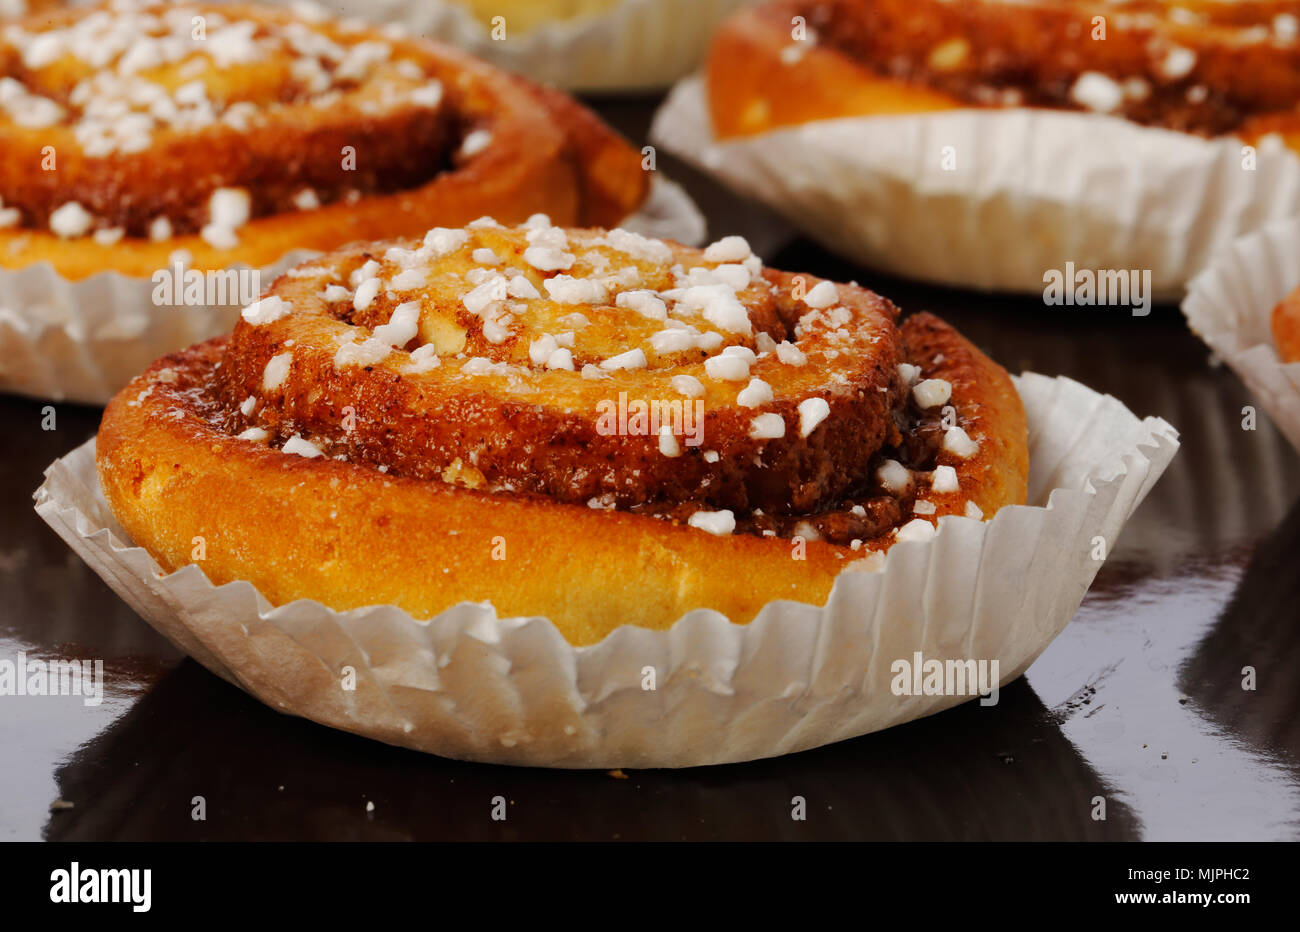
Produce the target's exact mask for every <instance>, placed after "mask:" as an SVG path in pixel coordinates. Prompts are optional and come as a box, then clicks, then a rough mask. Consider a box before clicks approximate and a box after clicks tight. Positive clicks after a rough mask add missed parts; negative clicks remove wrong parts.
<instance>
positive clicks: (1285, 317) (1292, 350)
mask: <svg viewBox="0 0 1300 932" xmlns="http://www.w3.org/2000/svg"><path fill="white" fill-rule="evenodd" d="M1273 339H1274V342H1276V343H1277V354H1278V355H1279V356H1281V357H1282V361H1283V362H1288V363H1290V362H1300V290H1297V291H1293V292H1291V294H1289V295H1287V296H1286V298H1284V299H1283V300H1282V301H1281V302H1279V303H1278V305H1277V307H1275V308H1273Z"/></svg>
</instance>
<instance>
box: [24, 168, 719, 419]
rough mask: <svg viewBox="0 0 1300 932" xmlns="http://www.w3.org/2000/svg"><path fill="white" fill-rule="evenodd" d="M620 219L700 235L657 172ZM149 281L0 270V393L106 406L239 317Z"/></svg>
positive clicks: (228, 307) (264, 277) (687, 202)
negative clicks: (169, 294)
mask: <svg viewBox="0 0 1300 932" xmlns="http://www.w3.org/2000/svg"><path fill="white" fill-rule="evenodd" d="M623 225H624V226H625V227H626V228H627V229H630V230H635V231H637V232H639V233H643V234H645V235H648V236H657V237H663V238H668V239H676V240H679V241H681V242H683V243H686V244H687V245H692V246H693V245H698V244H699V243H701V242H702V241H703V240H704V236H705V224H704V218H703V217H702V216H701V214H700V212H699V210H698V209H697V208H696V207H695V204H694V203H693V202H692V201H691V199H690V197H689V196H688V195H687V194H686V193H685V192H684V191H683V190H682V189H681V188H680V187H679V186H678V185H676V184H674V183H673V182H671V181H669V180H668V179H666V178H663V177H662V176H659V175H656V176H655V177H654V180H653V183H652V185H651V189H650V197H649V198H648V199H647V201H646V203H645V204H644V205H643V206H642V207H641V209H640V210H638V211H637V212H636V213H635V214H633V215H632V216H630V217H628V218H627V219H626V220H625V221H624V223H623ZM312 255H314V253H312V252H308V251H306V250H294V251H293V252H290V253H289V254H287V255H285V256H283V257H282V258H281V259H280V260H279V261H277V262H276V263H275V264H274V265H272V266H270V267H268V268H266V269H262V270H260V276H261V282H262V284H263V285H265V286H269V285H270V284H271V282H272V281H274V280H275V278H276V277H277V276H278V275H279V274H280V273H281V272H283V271H285V270H286V269H288V268H290V267H292V266H294V265H296V264H297V263H299V262H301V261H303V260H304V259H307V258H309V257H311V256H312ZM233 268H235V269H243V268H247V267H246V266H234V267H233ZM155 287H156V285H155V283H154V281H153V280H152V279H149V278H139V277H135V276H128V275H122V274H120V273H118V272H100V273H99V274H97V275H93V276H91V277H90V278H86V279H82V280H81V281H68V280H67V279H65V278H63V277H62V276H61V275H59V274H58V273H57V272H56V271H55V270H54V267H53V266H52V265H50V263H48V262H40V263H36V264H34V265H30V266H27V267H25V268H21V269H0V391H4V392H13V393H17V394H20V395H29V396H32V397H36V398H49V399H52V400H55V401H76V402H82V403H85V404H98V405H102V404H106V403H107V402H108V400H109V399H110V398H112V397H113V395H115V394H117V392H118V390H119V389H121V388H122V386H124V385H126V383H127V382H129V381H131V379H133V378H135V376H137V375H139V374H140V373H141V372H143V371H144V370H145V368H146V367H148V365H149V364H150V363H151V362H153V361H154V360H155V359H158V358H159V357H161V356H165V355H167V354H168V353H173V352H175V351H176V350H179V349H183V348H184V347H186V346H190V345H192V344H194V343H199V342H201V341H203V340H206V339H208V338H209V337H213V336H216V335H217V334H220V333H224V332H226V331H227V330H230V329H231V328H232V327H233V326H234V324H235V321H236V319H237V318H238V317H239V310H240V307H241V305H240V304H239V303H238V302H237V301H232V302H230V303H227V304H216V305H207V304H202V305H198V306H193V305H184V306H173V305H170V304H166V305H159V304H156V303H155V302H154V300H153V291H154V289H155Z"/></svg>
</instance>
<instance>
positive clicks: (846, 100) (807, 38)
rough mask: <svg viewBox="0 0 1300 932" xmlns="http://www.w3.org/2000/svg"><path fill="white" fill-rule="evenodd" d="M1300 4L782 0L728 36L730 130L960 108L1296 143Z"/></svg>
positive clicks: (724, 103) (725, 77) (718, 68)
mask: <svg viewBox="0 0 1300 932" xmlns="http://www.w3.org/2000/svg"><path fill="white" fill-rule="evenodd" d="M1298 39H1300V3H1296V2H1294V0H1276V2H1275V0H1258V2H1224V0H1190V2H1186V0H1179V2H1161V0H1132V2H1105V0H1029V2H1022V0H1015V2H1012V0H973V2H967V3H952V2H946V0H778V2H769V3H765V4H763V5H761V6H759V7H756V8H752V9H749V10H746V11H744V12H742V13H740V14H738V15H737V16H735V17H734V18H732V19H731V20H730V21H729V22H728V23H727V24H726V25H725V26H724V27H723V28H722V29H721V30H720V31H719V32H718V34H717V36H716V37H715V39H714V42H713V47H712V50H711V52H710V57H709V61H708V65H707V71H708V94H709V101H710V109H711V113H712V117H713V121H714V128H715V131H716V133H717V135H718V137H719V138H728V137H738V136H748V135H753V134H756V133H762V132H765V131H768V130H770V129H773V128H776V127H781V126H790V125H797V124H801V123H806V122H810V121H813V120H823V119H832V118H836V117H847V116H863V115H883V114H903V113H924V112H931V111H938V110H950V109H955V108H961V107H967V108H969V107H974V108H1007V107H1042V108H1052V109H1059V110H1075V111H1086V112H1100V113H1106V114H1111V115H1114V116H1118V117H1122V118H1125V119H1127V120H1130V121H1132V122H1135V123H1138V124H1141V125H1144V126H1152V127H1159V128H1163V129H1169V130H1175V131H1180V132H1185V133H1192V134H1195V135H1198V136H1205V137H1215V136H1225V135H1234V136H1238V137H1240V138H1242V139H1244V140H1247V141H1251V140H1254V139H1257V138H1259V137H1260V136H1262V135H1265V134H1268V133H1277V134H1279V135H1281V136H1282V137H1283V138H1284V139H1285V140H1286V142H1287V143H1288V144H1289V145H1290V146H1291V147H1292V148H1296V149H1300V116H1297V113H1296V104H1297V103H1298V102H1300V41H1298Z"/></svg>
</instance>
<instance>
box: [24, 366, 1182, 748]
mask: <svg viewBox="0 0 1300 932" xmlns="http://www.w3.org/2000/svg"><path fill="white" fill-rule="evenodd" d="M1017 386H1018V388H1019V391H1020V394H1021V397H1022V398H1023V399H1024V402H1025V407H1026V412H1027V414H1028V420H1029V435H1030V436H1029V444H1030V463H1031V466H1030V482H1029V501H1030V504H1029V505H1024V506H1012V507H1008V508H1003V509H1002V510H1000V511H999V512H998V513H997V515H996V516H995V517H994V518H993V519H992V520H991V521H987V522H983V521H977V520H973V519H971V518H966V517H956V516H953V517H945V518H942V519H941V520H940V522H939V529H938V533H937V534H936V535H935V536H934V537H932V538H931V539H929V540H926V541H915V542H904V543H898V544H895V545H894V546H893V547H892V548H891V549H890V550H889V551H888V552H887V554H886V555H885V557H884V558H883V559H879V558H876V559H871V560H865V561H862V563H861V564H855V565H854V566H855V568H853V569H849V570H846V571H845V572H844V573H842V574H841V575H840V577H839V579H838V580H837V581H836V583H835V586H834V588H833V589H832V591H831V594H830V597H829V598H828V600H827V602H826V604H825V605H824V606H815V605H807V604H802V603H796V602H789V601H775V602H772V603H769V604H768V605H767V606H765V607H764V608H763V610H762V611H761V612H759V614H758V616H757V617H756V618H755V619H754V620H753V621H752V622H750V623H749V624H747V625H737V624H733V623H731V622H730V621H729V620H728V619H727V618H725V617H724V616H722V615H721V614H719V613H718V612H715V611H711V610H704V609H701V610H696V611H692V612H690V613H688V614H686V615H684V616H683V617H682V618H681V619H679V620H678V621H677V622H676V624H674V625H673V626H672V627H671V628H670V629H668V630H666V631H653V630H649V629H645V628H637V627H631V626H624V627H620V628H617V629H616V630H614V631H613V632H611V633H610V634H609V635H608V636H607V637H605V639H604V640H602V641H600V642H599V643H597V644H594V645H591V646H587V647H573V646H571V645H570V644H569V643H568V642H567V641H565V639H564V638H563V636H562V635H561V634H560V632H559V631H558V630H557V629H556V627H555V626H554V625H553V624H552V623H551V622H550V621H549V620H547V619H546V618H540V617H531V618H499V617H497V614H496V612H495V611H494V610H493V609H492V607H491V605H489V604H468V603H467V604H461V605H458V606H456V607H454V608H451V609H449V610H447V611H445V612H443V613H441V614H440V615H438V616H436V617H434V618H431V619H415V618H412V617H411V616H410V615H408V614H407V613H405V612H403V611H402V610H400V609H398V608H396V607H395V606H391V605H388V606H376V607H371V608H364V609H357V610H353V611H347V612H336V611H333V610H331V609H329V608H326V607H325V606H323V605H321V604H319V603H317V602H313V601H307V600H300V601H296V602H292V603H289V604H286V605H281V606H272V605H271V604H270V603H269V602H268V601H267V600H266V598H265V597H263V596H262V595H261V594H260V593H259V592H257V590H256V589H254V587H253V586H252V585H251V584H250V583H247V582H233V583H228V584H226V585H222V586H214V585H213V584H212V583H211V582H210V581H209V580H208V578H207V577H206V576H205V575H204V573H203V570H202V569H201V568H200V567H199V566H198V565H193V564H191V565H189V566H186V567H183V568H182V569H180V570H178V571H176V572H174V573H171V574H164V573H163V572H162V570H161V569H160V568H159V566H158V564H157V563H156V562H155V561H154V560H153V558H152V557H150V556H149V554H148V553H147V552H146V551H145V550H144V549H142V548H140V547H137V546H134V545H133V544H132V542H131V541H130V540H129V539H128V538H127V537H126V535H125V532H124V531H123V530H122V528H121V527H120V526H119V525H118V523H117V522H116V521H115V520H114V518H113V516H112V514H111V512H110V510H109V508H108V505H107V503H106V502H105V500H104V497H103V495H102V493H101V492H100V488H99V482H98V479H97V476H96V472H95V462H94V458H95V446H94V441H93V440H92V441H89V442H88V443H86V444H85V445H83V446H81V447H79V448H78V449H76V450H74V451H73V452H72V453H70V454H68V455H67V456H66V457H64V458H63V459H60V460H58V461H56V462H55V463H54V464H53V465H51V466H50V468H49V469H48V470H47V472H46V481H45V483H44V485H42V486H41V488H40V489H39V490H37V492H36V503H37V504H36V510H37V511H38V512H39V513H40V515H41V517H43V518H44V519H45V520H46V521H47V522H48V523H49V524H50V525H51V527H53V528H54V529H55V531H57V532H58V533H59V535H60V536H62V537H63V539H64V540H66V541H67V542H68V544H69V545H70V546H71V547H72V548H73V549H74V550H76V552H77V553H78V554H79V555H80V556H81V557H82V558H83V559H84V560H85V561H86V562H87V563H88V564H89V565H90V566H91V567H92V568H93V569H94V570H95V571H96V572H97V573H99V575H100V576H102V577H103V578H104V580H105V581H106V582H107V583H108V584H109V585H110V586H112V587H113V589H114V590H116V591H117V592H118V594H119V595H121V596H122V598H123V599H125V600H126V601H127V602H128V603H129V604H130V605H131V606H132V608H134V609H135V610H136V611H137V612H138V613H139V614H140V615H141V616H142V617H143V618H145V620H147V621H148V622H149V623H150V624H152V625H153V626H154V627H155V628H157V629H158V630H159V631H160V632H161V633H162V634H163V635H165V636H166V637H168V638H169V639H170V640H171V641H173V642H174V643H175V644H176V645H177V646H178V647H180V648H181V649H182V650H183V651H185V652H186V653H188V654H189V655H190V656H191V657H193V658H194V659H196V660H198V661H199V662H200V663H202V664H203V665H204V666H206V667H207V668H208V669H210V670H211V671H213V672H214V673H216V674H218V675H219V676H222V677H224V678H225V679H227V680H229V681H230V682H232V683H234V684H236V685H238V686H239V687H241V688H243V689H245V690H247V691H248V692H249V693H251V694H252V695H254V696H256V697H258V698H259V699H260V700H261V701H263V702H265V703H266V704H268V705H270V706H271V707H273V708H276V709H279V710H281V711H283V712H287V713H290V714H293V715H300V716H303V717H305V718H309V719H312V720H314V721H317V722H320V723H322V724H325V725H330V726H332V727H334V728H340V729H343V730H345V731H350V732H355V733H357V734H361V735H366V736H368V737H371V738H374V739H377V740H379V741H384V742H387V743H389V744H396V745H402V746H405V747H409V748H414V749H417V750H420V751H426V752H429V753H433V754H439V755H442V756H444V757H452V758H458V759H463V760H473V761H485V762H493V763H501V764H516V765H532V766H544V767H569V768H588V767H593V768H609V767H687V766H694V765H703V764H719V763H727V762H734V761H745V760H753V759H756V758H763V757H772V756H776V755H781V754H788V753H792V752H795V751H801V750H804V749H807V748H813V747H817V746H820V745H824V744H828V743H830V742H834V741H841V740H844V739H846V738H851V737H855V736H857V735H863V734H866V733H868V732H872V731H877V730H879V729H883V728H888V727H890V726H892V725H897V724H899V723H901V722H906V721H909V720H912V719H916V718H920V717H922V716H926V715H930V714H933V713H935V712H939V711H941V710H942V709H945V708H948V707H949V706H952V705H955V704H957V703H959V702H963V701H966V700H967V699H970V698H971V696H970V695H968V694H951V693H949V694H928V695H927V694H923V692H922V693H921V694H913V695H900V694H899V693H900V692H909V691H911V690H910V688H908V687H904V686H902V685H900V684H899V683H897V682H895V681H896V679H897V671H896V669H895V667H896V664H897V662H912V661H913V660H914V659H917V654H918V653H919V654H920V655H922V658H924V659H926V660H938V661H940V662H946V661H949V660H952V661H958V662H961V661H964V660H968V659H969V660H976V661H979V660H983V661H987V662H990V663H989V665H988V667H987V669H988V670H990V671H994V670H995V668H993V666H992V663H991V662H992V661H996V662H997V667H996V670H995V672H996V676H994V677H993V680H994V681H995V682H996V683H997V685H1002V684H1005V683H1007V682H1009V681H1011V680H1013V679H1015V678H1016V677H1018V676H1019V675H1020V674H1021V673H1023V672H1024V670H1025V669H1026V668H1027V667H1028V666H1029V664H1030V663H1031V662H1033V660H1034V659H1035V658H1036V657H1037V656H1038V655H1039V654H1040V653H1041V652H1042V651H1043V650H1044V648H1046V647H1047V645H1048V643H1049V642H1050V641H1051V640H1052V639H1053V638H1054V637H1055V636H1056V635H1057V634H1058V633H1060V631H1061V629H1062V628H1064V627H1065V625H1066V623H1067V622H1069V620H1070V618H1071V617H1072V616H1073V614H1074V612H1075V610H1076V609H1077V608H1078V606H1079V603H1080V601H1081V600H1082V598H1083V595H1084V593H1085V592H1086V591H1087V589H1088V586H1089V585H1090V584H1091V582H1092V579H1093V577H1094V576H1095V575H1096V573H1097V570H1098V568H1099V567H1100V565H1101V560H1100V559H1099V556H1100V555H1101V554H1104V553H1105V552H1108V551H1109V549H1110V547H1112V546H1113V544H1114V541H1115V539H1116V538H1117V537H1118V535H1119V533H1120V531H1121V529H1122V528H1123V526H1124V523H1125V522H1126V521H1127V520H1128V518H1129V516H1130V515H1131V514H1132V513H1133V510H1134V509H1135V508H1136V507H1137V506H1138V504H1139V503H1140V502H1141V501H1142V499H1143V497H1144V496H1145V495H1146V494H1147V492H1148V491H1149V490H1150V488H1151V487H1152V485H1153V484H1154V483H1155V481H1156V480H1157V479H1158V478H1159V476H1160V474H1161V473H1162V472H1163V471H1164V469H1165V467H1166V465H1167V464H1168V463H1169V461H1170V459H1171V458H1172V457H1173V455H1174V453H1175V451H1176V450H1177V447H1178V440H1177V434H1176V432H1175V431H1174V430H1173V428H1172V427H1170V426H1169V425H1168V424H1167V423H1165V422H1164V421H1162V420H1160V419H1158V418H1147V419H1145V420H1142V419H1139V418H1137V417H1136V416H1134V415H1133V414H1132V413H1130V412H1129V411H1128V410H1127V409H1126V408H1125V407H1124V406H1123V405H1122V404H1120V403H1119V402H1118V401H1116V400H1115V399H1114V398H1111V397H1109V396H1103V395H1099V394H1097V393H1096V392H1093V391H1092V390H1090V389H1088V388H1086V387H1084V386H1083V385H1080V384H1078V383H1077V382H1073V381H1070V380H1068V379H1064V378H1061V379H1050V378H1046V377H1044V376H1041V375H1034V374H1028V375H1024V376H1021V377H1020V378H1019V379H1018V380H1017ZM551 544H552V545H557V544H558V542H551ZM737 583H738V584H743V581H741V580H738V581H737ZM635 584H636V581H635V580H628V585H635ZM349 671H353V672H352V675H353V676H354V677H355V683H354V688H352V689H348V688H345V687H346V685H347V682H348V677H349ZM991 714H993V713H991Z"/></svg>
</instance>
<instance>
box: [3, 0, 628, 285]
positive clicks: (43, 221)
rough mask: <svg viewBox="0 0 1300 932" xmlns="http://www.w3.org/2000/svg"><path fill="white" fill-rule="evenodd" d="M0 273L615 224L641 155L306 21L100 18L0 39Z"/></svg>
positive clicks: (282, 15)
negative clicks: (486, 228)
mask: <svg viewBox="0 0 1300 932" xmlns="http://www.w3.org/2000/svg"><path fill="white" fill-rule="evenodd" d="M0 67H2V68H3V77H0V148H3V149H4V151H5V154H6V158H5V159H4V160H3V163H0V200H2V206H0V266H4V267H7V268H20V267H24V266H29V265H32V264H34V263H38V262H42V261H46V262H49V263H51V264H52V265H53V266H54V268H55V270H56V271H57V272H58V273H59V274H60V275H62V276H63V277H64V278H67V279H71V280H76V279H81V278H85V277H87V276H90V275H92V274H94V273H96V272H99V271H104V270H113V271H117V272H120V273H123V274H126V275H130V276H145V277H148V276H150V275H151V274H153V273H154V272H155V271H156V270H158V269H161V268H166V267H168V266H169V264H170V258H169V257H171V256H173V255H174V254H176V253H177V252H178V251H179V252H181V253H182V254H184V255H186V256H188V258H189V259H190V264H191V266H192V267H193V268H198V269H219V268H225V267H228V266H230V265H233V264H235V263H246V264H248V265H250V266H252V267H254V268H261V267H265V266H268V265H270V264H272V263H273V262H275V261H276V260H277V259H279V258H280V257H281V256H283V255H284V254H285V253H287V252H289V251H290V250H292V249H299V248H303V249H317V250H328V249H332V248H335V247H338V246H340V245H342V244H344V243H347V242H350V241H355V240H373V239H377V238H380V237H383V236H412V235H419V234H420V233H422V232H423V231H424V230H426V229H428V228H429V227H430V226H431V225H434V224H446V225H455V226H459V225H462V224H464V223H467V222H469V221H470V220H472V219H474V218H475V217H478V216H481V215H484V214H493V215H496V216H499V217H501V218H503V219H504V220H506V221H512V222H518V221H522V220H523V219H524V218H526V217H527V216H529V215H531V214H533V213H535V212H539V211H541V212H546V213H548V214H549V215H551V216H553V217H555V218H556V220H557V222H563V223H569V224H600V225H613V224H617V223H619V222H621V221H622V220H623V219H624V218H626V217H627V216H628V215H629V214H630V213H632V212H633V211H635V210H636V209H637V208H638V207H639V206H640V205H641V203H642V202H643V201H644V199H645V197H646V193H647V185H648V181H647V177H646V174H645V173H644V172H643V171H642V169H641V164H640V159H641V156H640V153H638V152H637V151H636V150H634V149H632V148H631V147H630V146H629V145H627V144H626V143H625V142H624V141H623V140H622V139H621V138H620V137H618V136H617V135H616V134H615V133H614V132H612V131H611V130H609V129H608V128H607V127H605V126H604V125H603V124H602V123H601V122H600V121H599V119H598V118H597V117H595V116H594V115H593V114H591V113H590V112H589V111H587V110H586V109H584V108H583V107H581V106H580V105H579V104H577V103H575V102H574V101H573V100H571V99H569V98H568V97H565V96H563V95H562V94H560V93H558V92H556V91H552V90H548V89H544V88H542V87H539V86H536V85H533V84H530V83H528V82H527V81H525V80H523V79H520V78H517V77H514V76H511V75H508V74H506V73H504V72H502V71H499V70H497V69H495V68H493V67H491V66H489V65H486V64H483V63H481V62H479V61H477V60H475V59H473V58H471V57H469V56H467V55H465V54H464V53H461V52H459V51H456V50H454V49H452V48H449V47H445V46H442V45H438V44H436V43H433V42H430V41H426V40H424V39H419V38H411V37H406V36H404V35H402V34H400V32H398V31H395V30H392V29H380V28H377V27H376V28H372V27H367V26H365V25H362V24H358V23H356V22H352V21H336V20H332V19H330V18H328V17H326V16H325V15H324V14H321V13H307V12H305V11H300V12H290V11H286V10H282V9H277V8H263V7H258V6H251V5H242V4H230V5H225V4H203V3H176V4H154V3H147V2H139V0H133V2H123V0H114V2H107V3H101V4H99V5H96V6H93V7H90V8H78V9H69V10H62V11H57V12H53V13H46V14H42V15H40V16H32V17H29V18H27V19H25V20H23V21H20V22H16V23H10V24H7V25H6V26H5V27H4V28H3V29H2V30H0Z"/></svg>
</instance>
